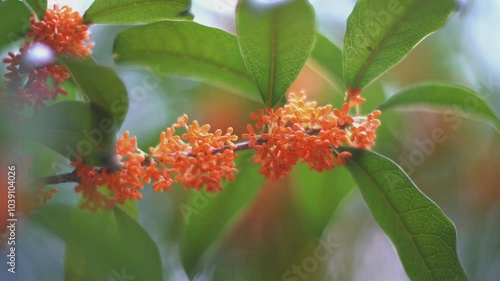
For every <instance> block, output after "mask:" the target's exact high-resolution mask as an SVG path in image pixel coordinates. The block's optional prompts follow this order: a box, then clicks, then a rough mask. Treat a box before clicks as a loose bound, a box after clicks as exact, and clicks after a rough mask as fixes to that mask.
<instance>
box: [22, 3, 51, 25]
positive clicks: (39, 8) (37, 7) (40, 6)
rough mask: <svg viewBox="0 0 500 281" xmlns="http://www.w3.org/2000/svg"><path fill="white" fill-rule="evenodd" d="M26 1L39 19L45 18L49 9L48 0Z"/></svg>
mask: <svg viewBox="0 0 500 281" xmlns="http://www.w3.org/2000/svg"><path fill="white" fill-rule="evenodd" d="M26 3H28V5H29V6H30V7H31V9H33V11H34V12H35V13H36V15H37V17H38V19H40V20H41V19H43V17H44V16H45V10H47V0H26Z"/></svg>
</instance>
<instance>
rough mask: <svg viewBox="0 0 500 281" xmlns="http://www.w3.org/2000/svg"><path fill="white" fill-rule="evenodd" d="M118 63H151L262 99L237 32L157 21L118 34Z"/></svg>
mask: <svg viewBox="0 0 500 281" xmlns="http://www.w3.org/2000/svg"><path fill="white" fill-rule="evenodd" d="M114 52H115V59H116V61H117V62H119V63H128V64H139V65H144V66H148V67H150V68H151V69H153V70H155V71H157V72H158V73H160V74H167V75H177V76H184V77H191V78H196V79H200V80H203V81H205V82H208V83H210V84H214V85H217V86H221V87H224V88H226V89H228V90H231V91H234V92H235V93H237V94H240V95H242V96H244V97H247V98H249V99H252V100H256V101H259V100H260V98H259V94H258V90H257V87H256V86H255V83H254V82H253V81H252V79H251V78H250V76H249V74H248V71H247V69H246V67H245V64H244V62H243V59H242V57H241V54H240V52H239V49H238V42H237V39H236V37H235V36H234V35H231V34H229V33H227V32H225V31H222V30H219V29H215V28H211V27H207V26H203V25H200V24H197V23H194V22H158V23H153V24H150V25H147V26H141V27H137V28H131V29H127V30H125V31H123V32H121V33H120V34H118V36H117V37H116V40H115V45H114Z"/></svg>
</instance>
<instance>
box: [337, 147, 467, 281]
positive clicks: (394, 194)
mask: <svg viewBox="0 0 500 281" xmlns="http://www.w3.org/2000/svg"><path fill="white" fill-rule="evenodd" d="M346 150H347V151H349V152H351V153H352V158H351V159H349V160H348V161H347V169H348V170H349V171H350V172H351V175H352V177H353V178H354V180H355V181H356V183H357V184H358V187H359V189H360V191H361V194H362V195H363V198H364V199H365V202H366V204H367V205H368V208H369V209H370V211H371V213H372V215H373V217H374V218H375V220H376V221H377V223H378V225H379V226H380V228H382V230H383V231H384V232H385V233H386V234H387V236H389V238H390V239H391V241H392V243H393V244H394V246H395V247H396V250H397V252H398V254H399V257H400V259H401V262H402V264H403V267H404V269H405V271H406V273H407V274H408V277H409V278H410V279H411V280H419V281H420V280H467V277H466V276H465V273H464V271H463V269H462V267H461V265H460V262H459V260H458V256H457V251H456V231H455V226H454V225H453V223H452V222H451V221H450V220H449V219H448V217H446V215H445V214H444V213H443V211H441V209H440V208H439V207H438V206H437V205H436V204H435V203H434V202H432V200H430V199H429V198H428V197H427V196H425V195H424V194H423V193H422V192H421V191H420V190H419V189H418V188H417V187H416V186H415V184H414V183H413V182H412V181H411V180H410V179H409V178H408V176H407V175H406V174H405V173H404V172H403V170H402V169H401V168H400V167H398V166H397V165H396V164H395V163H394V162H392V161H391V160H389V159H388V158H386V157H384V156H381V155H379V154H377V153H374V152H370V151H366V150H359V149H354V148H349V149H346Z"/></svg>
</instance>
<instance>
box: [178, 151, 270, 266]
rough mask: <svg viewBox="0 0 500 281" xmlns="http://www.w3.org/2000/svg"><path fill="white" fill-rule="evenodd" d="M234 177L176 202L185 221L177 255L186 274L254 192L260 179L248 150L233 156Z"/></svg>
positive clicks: (246, 205)
mask: <svg viewBox="0 0 500 281" xmlns="http://www.w3.org/2000/svg"><path fill="white" fill-rule="evenodd" d="M237 165H238V166H237V168H238V170H239V171H240V172H239V174H238V175H237V180H236V181H235V182H231V183H229V184H227V185H226V186H225V187H224V190H223V191H222V192H219V193H217V194H212V193H207V192H205V191H198V192H196V191H195V193H194V195H193V197H192V198H190V200H189V201H188V202H186V203H182V204H180V205H179V210H180V212H181V214H182V217H183V219H184V222H185V228H184V230H183V234H182V237H181V241H180V242H181V257H182V263H183V265H184V268H185V270H186V272H187V273H188V275H189V276H194V274H195V273H196V270H197V269H199V267H200V266H201V264H202V261H203V258H204V255H205V254H206V253H207V250H208V249H209V248H210V247H211V246H213V245H214V244H215V243H216V242H218V241H221V239H222V238H223V237H224V234H225V233H226V230H227V229H228V228H229V227H230V226H231V223H232V222H234V221H235V220H236V217H237V215H238V214H239V213H240V212H242V211H243V210H244V209H245V208H246V207H248V205H249V204H250V203H251V202H252V200H253V199H254V198H255V196H256V195H257V193H258V191H259V188H260V186H261V184H262V182H263V177H262V175H260V174H259V173H258V167H257V166H255V165H253V163H252V160H251V154H248V153H245V154H244V153H241V154H240V156H239V157H238V159H237Z"/></svg>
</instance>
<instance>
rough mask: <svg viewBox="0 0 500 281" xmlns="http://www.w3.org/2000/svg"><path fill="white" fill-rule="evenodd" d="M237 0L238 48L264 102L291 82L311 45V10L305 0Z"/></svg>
mask: <svg viewBox="0 0 500 281" xmlns="http://www.w3.org/2000/svg"><path fill="white" fill-rule="evenodd" d="M273 2H274V3H268V4H265V3H264V2H263V1H257V0H241V1H240V2H239V4H238V7H237V9H236V27H237V32H238V39H239V43H240V50H241V53H242V55H243V58H244V60H245V64H246V66H247V68H248V70H249V71H250V74H251V76H252V78H253V80H254V81H255V83H256V84H257V87H258V88H259V92H260V95H261V96H262V100H263V101H264V103H265V104H266V105H267V106H274V105H275V104H276V103H277V102H278V101H279V100H280V99H281V98H283V96H284V95H285V94H286V91H287V90H288V88H289V87H290V85H291V84H292V83H293V82H294V80H295V78H297V75H298V74H299V72H300V70H301V69H302V67H303V66H304V64H305V62H306V60H307V58H308V57H309V54H310V52H311V50H312V48H313V46H314V36H315V34H316V25H315V17H314V10H313V9H312V7H311V5H310V4H309V2H308V1H306V0H290V1H273Z"/></svg>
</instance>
